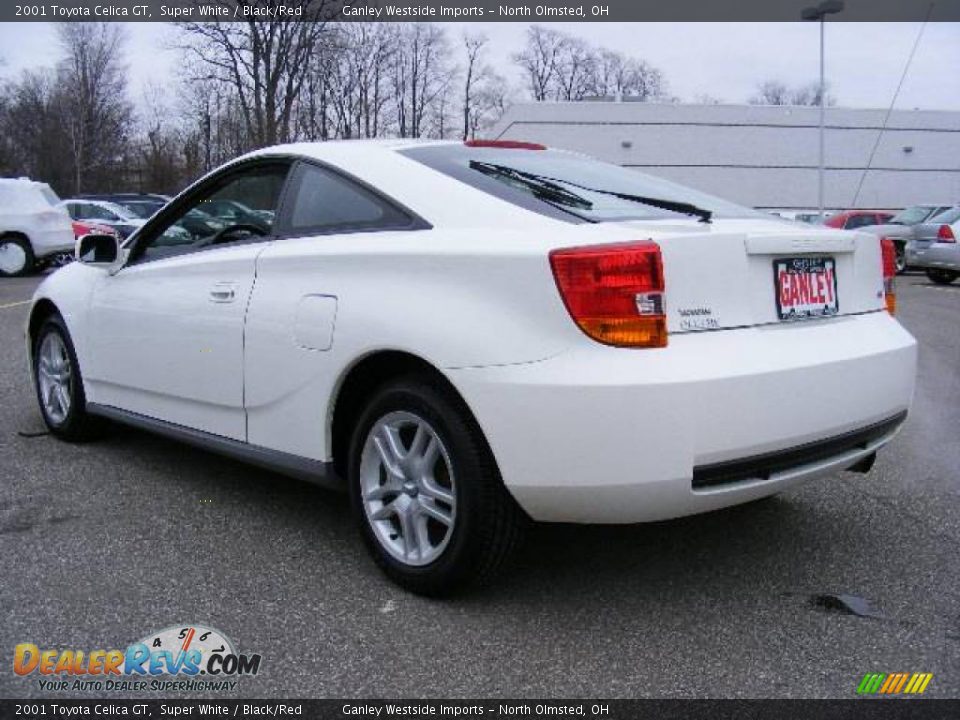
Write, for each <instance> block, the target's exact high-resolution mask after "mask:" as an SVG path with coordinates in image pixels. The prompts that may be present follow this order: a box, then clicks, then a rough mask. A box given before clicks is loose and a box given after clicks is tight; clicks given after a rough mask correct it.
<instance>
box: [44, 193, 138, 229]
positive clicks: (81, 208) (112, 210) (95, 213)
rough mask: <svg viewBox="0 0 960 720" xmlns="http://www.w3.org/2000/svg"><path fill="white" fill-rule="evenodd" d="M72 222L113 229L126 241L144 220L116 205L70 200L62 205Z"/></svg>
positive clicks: (88, 199)
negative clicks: (78, 221)
mask: <svg viewBox="0 0 960 720" xmlns="http://www.w3.org/2000/svg"><path fill="white" fill-rule="evenodd" d="M62 205H63V207H64V208H66V210H67V212H68V213H70V217H71V218H73V219H74V220H81V221H87V222H95V223H97V224H100V225H106V226H108V227H111V228H113V229H114V230H115V231H116V232H117V234H118V235H119V236H120V237H121V238H123V239H126V238H127V237H128V236H129V235H130V233H132V232H133V231H134V230H136V229H137V228H138V227H140V226H141V225H143V223H144V220H143V219H142V218H139V217H137V216H136V215H135V214H134V213H132V212H130V211H129V210H127V209H126V208H124V207H123V206H121V205H118V204H116V203H112V202H109V201H107V200H94V199H90V198H71V199H70V200H64V201H63V203H62Z"/></svg>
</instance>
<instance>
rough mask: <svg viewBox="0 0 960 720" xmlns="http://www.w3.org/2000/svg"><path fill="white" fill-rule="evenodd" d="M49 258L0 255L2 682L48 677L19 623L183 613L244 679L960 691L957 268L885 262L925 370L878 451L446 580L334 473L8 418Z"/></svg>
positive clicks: (384, 690) (361, 690) (48, 638)
mask: <svg viewBox="0 0 960 720" xmlns="http://www.w3.org/2000/svg"><path fill="white" fill-rule="evenodd" d="M38 282H39V279H38V278H26V279H8V280H0V561H2V564H0V567H2V576H3V580H2V583H0V607H2V611H0V617H2V618H3V621H2V622H0V657H2V660H0V696H3V697H27V696H43V695H45V693H43V692H41V691H40V689H39V688H38V686H37V681H36V679H35V678H36V675H34V676H32V677H31V678H29V679H24V678H20V677H17V676H15V675H14V674H13V672H12V671H11V667H12V655H13V648H14V646H15V645H16V644H18V643H23V642H33V643H36V644H38V645H40V646H42V647H61V648H65V647H71V648H84V649H96V648H113V647H125V646H126V644H128V643H130V642H133V641H135V640H137V639H139V638H141V637H143V636H145V635H146V634H147V633H148V632H150V631H151V630H159V629H161V628H165V627H168V626H171V625H178V624H181V623H203V624H206V625H210V626H212V627H215V628H219V629H220V630H222V631H223V632H224V633H225V634H226V635H227V636H229V637H230V638H231V639H232V640H233V641H234V643H235V644H236V646H237V647H238V649H240V650H241V651H243V652H247V653H251V652H257V653H260V654H261V655H262V657H263V664H262V668H261V672H260V674H259V675H257V676H256V677H252V678H246V679H244V680H243V681H241V682H240V683H239V686H238V688H237V689H236V691H235V692H234V693H233V694H234V695H236V696H244V697H356V696H365V697H371V696H372V697H384V698H389V697H470V696H487V697H491V696H492V697H514V698H515V697H585V698H591V697H598V696H599V697H607V698H613V697H665V696H670V697H673V696H680V697H837V698H852V697H854V691H855V689H856V686H857V684H858V683H859V681H860V679H861V678H862V677H863V675H864V673H866V672H895V671H904V672H920V671H923V672H932V673H933V674H934V678H933V680H932V682H931V684H930V685H929V687H928V689H927V693H926V694H927V696H934V697H958V696H960V550H958V549H960V283H956V284H954V285H952V286H949V287H945V288H943V287H937V286H933V285H932V284H930V283H929V282H928V281H927V279H926V278H925V277H924V276H922V275H919V274H911V275H908V276H905V277H903V278H901V279H900V280H899V286H898V288H899V300H900V313H899V317H900V319H901V321H902V322H903V323H904V325H905V326H906V327H907V328H908V329H909V330H910V331H911V332H913V333H914V335H916V337H917V338H918V340H919V341H920V370H919V381H918V388H917V395H916V400H915V405H914V409H913V413H912V415H911V417H910V419H909V421H908V424H907V426H906V427H905V429H904V430H903V432H902V433H901V434H900V435H899V436H898V437H897V438H896V440H895V441H894V442H893V443H892V444H891V445H890V446H889V447H888V448H887V450H886V451H885V452H883V453H882V454H881V456H880V458H879V459H878V462H877V465H876V466H875V468H874V470H873V472H872V473H871V474H870V475H868V476H862V475H855V474H851V473H842V474H838V475H836V476H833V477H830V478H827V479H824V480H821V481H816V482H814V483H812V484H808V485H806V486H804V487H803V488H801V489H799V490H797V491H794V492H790V493H789V494H786V495H783V496H779V497H777V498H774V499H771V500H768V501H763V502H759V503H754V504H751V505H747V506H743V507H739V508H734V509H731V510H726V511H722V512H717V513H713V514H710V515H704V516H700V517H694V518H687V519H683V520H677V521H672V522H666V523H658V524H652V525H645V526H630V527H616V528H596V527H575V526H541V527H538V528H536V529H535V530H534V532H533V533H532V535H531V537H530V538H529V540H528V542H527V544H526V546H525V548H524V550H523V552H522V553H521V556H520V558H519V560H518V562H517V563H516V564H515V565H514V566H513V568H512V569H511V571H509V572H508V573H507V574H506V575H505V576H504V577H502V578H501V580H500V582H499V583H498V584H496V585H495V586H494V587H492V588H490V589H488V590H485V591H482V592H477V593H474V594H472V595H469V596H467V597H461V598H458V599H456V600H451V601H443V602H437V601H429V600H424V599H421V598H418V597H415V596H411V595H408V594H405V593H404V592H402V591H401V590H399V589H397V588H396V587H395V586H393V585H391V584H390V583H389V582H388V581H386V580H385V579H384V578H383V577H381V575H380V574H379V572H378V571H377V570H376V568H375V567H374V565H373V563H372V562H371V561H370V560H369V559H368V558H367V556H366V553H365V551H364V549H363V547H362V546H361V543H360V541H359V538H358V537H357V535H356V534H355V533H354V530H353V527H352V524H351V520H350V516H349V508H348V504H347V501H346V498H345V497H342V496H339V495H336V494H332V493H329V492H326V491H323V490H320V489H317V488H315V487H312V486H310V485H307V484H303V483H300V482H297V481H293V480H288V479H285V478H283V477H280V476H277V475H272V474H269V473H266V472H263V471H260V470H257V469H252V468H248V467H246V466H244V465H241V464H238V463H236V462H233V461H230V460H226V459H222V458H220V457H217V456H215V455H211V454H208V453H205V452H202V451H199V450H194V449H192V448H188V447H184V446H181V445H178V444H175V443H173V442H170V441H167V440H163V439H160V438H157V437H153V436H150V435H148V434H145V433H142V432H139V431H134V430H126V429H118V430H116V431H115V432H114V433H112V434H111V435H110V436H109V437H108V438H106V439H104V440H102V441H99V442H96V443H92V444H86V445H67V444H63V443H60V442H58V441H55V440H54V439H52V438H50V437H48V436H42V435H41V436H38V437H23V436H21V435H19V434H18V432H21V431H25V432H37V431H41V430H42V429H43V426H42V423H41V420H40V417H39V414H38V411H37V410H36V407H35V401H34V397H33V394H32V390H31V388H30V386H29V383H28V378H27V373H26V369H25V367H26V362H25V359H24V349H23V343H22V326H23V323H24V320H25V317H26V313H27V307H28V306H27V305H26V304H19V305H18V304H15V303H17V302H20V301H24V300H26V299H28V298H29V296H30V294H31V292H32V290H33V288H34V287H35V286H36V284H37V283H38ZM876 391H877V392H878V393H880V392H883V384H882V382H881V381H878V383H877V388H876ZM825 593H848V594H852V595H856V596H860V597H862V598H865V599H867V600H869V602H870V603H871V604H872V606H873V608H875V609H876V610H877V611H878V614H879V615H881V617H858V616H855V615H849V614H845V613H843V612H840V611H837V610H831V609H827V608H824V607H821V606H818V605H817V604H815V603H814V602H813V601H812V600H811V598H812V597H813V596H816V595H821V594H825ZM128 695H129V694H127V695H125V694H123V693H121V694H119V695H118V696H119V697H123V696H128ZM48 696H49V695H48ZM61 696H64V695H61ZM141 697H142V696H141Z"/></svg>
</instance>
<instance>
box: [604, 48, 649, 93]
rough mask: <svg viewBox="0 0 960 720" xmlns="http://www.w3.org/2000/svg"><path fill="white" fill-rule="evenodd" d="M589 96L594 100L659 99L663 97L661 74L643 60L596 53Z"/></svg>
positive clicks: (612, 51) (609, 51)
mask: <svg viewBox="0 0 960 720" xmlns="http://www.w3.org/2000/svg"><path fill="white" fill-rule="evenodd" d="M593 70H594V72H593V76H592V81H593V85H592V87H591V92H592V94H594V95H598V96H613V97H620V98H622V97H630V98H632V99H634V100H643V101H646V100H656V99H661V98H663V97H664V96H665V93H666V83H665V81H664V79H663V73H662V72H660V70H658V69H657V68H655V67H653V66H652V65H650V64H649V63H648V62H646V61H644V60H638V59H636V58H632V57H628V56H626V55H624V54H623V53H620V52H616V51H614V50H608V49H606V48H604V49H601V50H599V51H597V53H596V55H595V60H594V64H593Z"/></svg>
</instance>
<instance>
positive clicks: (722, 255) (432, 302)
mask: <svg viewBox="0 0 960 720" xmlns="http://www.w3.org/2000/svg"><path fill="white" fill-rule="evenodd" d="M224 206H229V207H230V208H231V212H232V214H231V215H230V218H229V219H228V220H226V221H225V222H224V223H222V224H220V225H218V226H216V227H214V226H213V225H211V229H210V230H209V232H208V233H206V234H204V233H203V232H201V233H199V234H197V230H196V227H195V226H196V224H195V223H189V222H184V218H186V216H187V215H188V214H189V213H190V212H192V211H193V210H204V209H205V208H206V209H208V210H210V211H211V212H213V210H215V209H216V208H219V207H224ZM172 228H173V229H172ZM185 235H189V238H185ZM116 243H117V241H116V240H115V239H114V238H112V237H107V236H88V237H87V238H84V239H81V240H80V241H79V243H78V249H77V250H78V256H79V259H80V261H81V262H78V263H74V264H73V265H71V266H69V267H66V268H64V269H62V270H60V271H58V272H57V273H55V274H54V275H53V276H51V277H50V278H48V279H47V280H46V281H44V282H43V283H42V284H41V286H40V287H39V289H38V290H37V292H36V295H35V297H34V303H33V307H32V310H31V312H30V316H29V324H28V328H27V332H28V346H29V352H30V356H31V359H32V362H31V368H32V372H33V379H34V382H35V385H36V391H37V396H38V399H39V402H40V408H41V411H42V413H43V417H44V420H45V421H46V423H47V425H48V426H49V428H50V430H51V431H52V432H53V433H54V434H56V435H58V436H59V437H61V438H64V439H66V440H74V439H80V438H84V437H89V436H90V434H91V433H92V432H93V430H94V428H95V426H96V425H97V424H98V421H100V420H102V419H104V418H107V419H111V420H115V421H120V422H125V423H130V424H133V425H137V426H140V427H143V428H147V429H151V430H155V431H158V432H160V433H164V434H167V435H170V436H175V437H178V438H181V439H183V440H186V441H189V442H193V443H197V444H200V445H203V446H205V447H208V448H211V449H213V450H218V451H221V452H225V453H228V454H232V455H234V456H238V457H240V458H243V459H246V460H248V461H250V462H253V463H257V464H259V465H262V466H265V467H269V468H272V469H274V470H279V471H280V472H284V473H287V474H290V475H294V476H299V477H307V478H311V479H314V480H318V481H321V482H325V483H333V484H340V485H345V486H346V488H347V489H348V491H349V493H350V495H351V498H352V502H353V506H354V509H355V511H356V518H357V522H358V523H359V525H360V528H361V530H362V535H363V538H364V540H365V542H366V544H367V545H368V547H369V549H370V551H371V553H372V555H373V557H374V558H375V560H376V562H377V563H378V564H379V565H380V567H381V568H382V569H383V570H384V571H385V572H386V573H387V574H388V575H389V576H390V577H391V578H393V579H394V580H395V581H397V582H399V583H400V584H402V585H403V586H405V587H407V588H410V589H412V590H414V591H416V592H421V593H426V594H439V593H444V592H448V591H451V590H453V589H455V588H458V587H461V586H463V585H464V584H466V583H469V582H473V581H477V580H483V579H485V578H488V577H489V576H490V575H491V573H492V572H493V571H494V570H495V569H496V568H497V566H499V565H500V564H501V563H502V561H503V560H504V559H505V558H506V557H507V555H508V554H509V553H510V551H511V550H512V549H513V548H514V547H515V545H516V544H517V541H518V538H519V537H520V534H521V533H520V531H521V530H522V528H523V526H524V524H525V522H526V521H527V520H528V519H529V518H532V519H533V520H540V521H572V522H580V523H630V522H639V521H650V520H659V519H665V518H673V517H678V516H682V515H687V514H691V513H698V512H703V511H707V510H713V509H715V508H721V507H724V506H728V505H733V504H735V503H742V502H746V501H749V500H754V499H756V498H760V497H763V496H767V495H771V494H774V493H778V492H780V491H782V490H784V489H786V488H789V487H791V486H793V485H795V484H797V483H798V482H801V481H805V480H808V479H811V478H814V477H817V476H821V475H824V474H828V473H833V472H836V471H839V470H842V469H848V468H852V469H858V470H861V471H866V470H868V469H869V467H870V465H871V464H872V462H873V459H874V457H875V453H876V451H877V449H878V448H879V447H881V446H882V445H884V444H885V443H886V442H888V441H889V440H890V439H891V438H892V437H893V435H894V434H895V433H896V432H897V430H898V428H899V427H900V425H901V423H902V422H903V420H904V418H905V417H906V413H907V409H908V406H909V404H910V401H911V396H912V393H913V383H914V374H915V363H916V344H915V341H914V339H913V338H912V337H911V336H910V335H909V334H908V333H907V332H906V331H905V330H904V329H903V328H902V327H901V326H900V324H899V323H898V322H897V321H896V320H895V319H894V318H893V317H891V315H892V313H893V309H894V304H895V298H894V295H893V287H892V276H893V274H894V271H893V254H892V250H893V248H892V247H889V246H887V247H886V248H885V249H884V248H882V246H881V242H879V241H878V239H877V238H876V236H874V235H866V234H857V233H852V232H837V231H835V230H821V229H817V228H814V227H810V226H808V225H798V224H792V223H787V222H784V221H782V220H778V219H775V218H772V217H769V216H766V215H761V214H759V213H757V212H755V211H752V210H748V209H746V208H742V207H739V206H737V205H734V204H732V203H729V202H726V201H723V200H720V199H717V198H715V197H711V196H709V195H705V194H703V193H700V192H696V191H694V190H690V189H688V188H684V187H681V186H679V185H675V184H673V183H670V182H667V181H664V180H661V179H657V178H653V177H650V176H647V175H644V174H641V173H638V172H635V171H633V170H628V169H623V168H620V167H615V166H612V165H608V164H605V163H602V162H597V161H595V160H592V159H589V158H587V157H584V156H581V155H576V154H571V153H566V152H560V151H556V150H549V149H546V148H543V147H542V146H539V145H534V144H528V143H517V142H496V141H492V142H491V141H473V142H467V143H464V144H461V143H441V142H410V141H393V142H362V141H361V142H343V143H326V144H301V145H287V146H280V147H274V148H269V149H266V150H260V151H257V152H254V153H252V154H250V155H247V156H245V157H242V158H240V159H238V160H236V161H234V162H231V163H229V164H227V165H226V166H224V167H222V168H220V169H218V170H217V171H215V172H213V173H211V174H210V175H208V176H207V177H205V178H203V179H202V180H200V181H199V182H197V183H196V184H195V185H193V186H192V187H191V188H189V189H188V190H186V191H185V192H184V193H182V194H181V195H180V196H179V197H177V198H176V199H175V200H173V201H172V202H171V203H170V204H168V205H167V206H166V207H165V208H164V209H163V210H161V211H160V212H159V213H157V214H156V215H155V216H154V217H153V218H152V219H151V220H150V221H149V222H147V224H146V225H144V226H143V227H142V228H141V229H140V230H138V231H137V232H136V234H135V235H133V236H132V237H131V239H130V240H129V242H128V243H126V244H125V245H124V246H123V247H118V246H117V244H116Z"/></svg>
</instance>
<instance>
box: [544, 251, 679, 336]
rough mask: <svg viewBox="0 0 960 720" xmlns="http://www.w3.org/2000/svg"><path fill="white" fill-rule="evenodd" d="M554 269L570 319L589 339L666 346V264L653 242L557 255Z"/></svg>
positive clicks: (552, 259) (552, 260) (553, 256)
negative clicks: (664, 270) (664, 267)
mask: <svg viewBox="0 0 960 720" xmlns="http://www.w3.org/2000/svg"><path fill="white" fill-rule="evenodd" d="M550 267H551V268H552V269H553V276H554V278H555V279H556V281H557V288H559V290H560V296H561V297H562V298H563V302H564V304H565V305H566V306H567V311H568V312H569V313H570V317H572V318H573V320H574V322H576V323H577V326H578V327H579V328H580V329H581V330H583V332H585V333H586V334H587V335H589V336H590V337H591V338H593V339H594V340H597V341H599V342H602V343H605V344H607V345H615V346H617V347H647V348H650V347H666V345H667V317H666V314H665V310H664V282H663V259H662V256H661V254H660V246H659V245H657V244H656V243H655V242H651V241H643V242H632V243H618V244H615V245H593V246H589V247H577V248H564V249H562V250H554V251H553V252H551V253H550Z"/></svg>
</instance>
